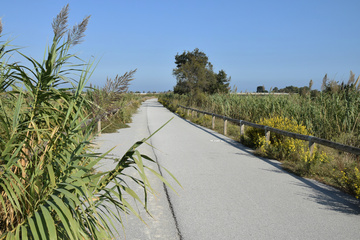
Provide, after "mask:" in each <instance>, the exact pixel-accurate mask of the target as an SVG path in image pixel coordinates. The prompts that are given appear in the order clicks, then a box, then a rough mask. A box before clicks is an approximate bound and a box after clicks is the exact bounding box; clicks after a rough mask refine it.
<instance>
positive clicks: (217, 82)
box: [173, 48, 230, 94]
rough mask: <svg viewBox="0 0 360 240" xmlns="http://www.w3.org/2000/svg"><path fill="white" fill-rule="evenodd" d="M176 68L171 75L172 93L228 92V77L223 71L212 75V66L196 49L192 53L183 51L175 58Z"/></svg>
mask: <svg viewBox="0 0 360 240" xmlns="http://www.w3.org/2000/svg"><path fill="white" fill-rule="evenodd" d="M175 64H176V68H174V69H173V75H174V76H175V77H176V86H175V87H174V93H178V94H188V93H191V94H196V93H199V92H206V93H210V94H213V93H216V92H229V82H230V77H227V74H226V73H225V71H224V70H220V71H219V73H214V71H213V65H212V64H211V63H210V62H209V59H208V57H207V56H206V54H205V53H203V52H201V51H200V50H199V49H198V48H195V49H194V51H192V52H189V51H187V52H186V51H184V52H183V53H182V54H180V55H179V54H176V56H175Z"/></svg>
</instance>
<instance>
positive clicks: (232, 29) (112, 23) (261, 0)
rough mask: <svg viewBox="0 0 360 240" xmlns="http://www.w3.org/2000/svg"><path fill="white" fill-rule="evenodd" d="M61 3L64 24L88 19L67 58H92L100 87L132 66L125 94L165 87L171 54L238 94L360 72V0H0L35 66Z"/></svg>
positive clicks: (1, 13)
mask: <svg viewBox="0 0 360 240" xmlns="http://www.w3.org/2000/svg"><path fill="white" fill-rule="evenodd" d="M67 3H69V4H70V17H69V21H70V22H69V25H71V26H72V25H73V24H75V23H78V22H80V21H81V20H82V19H83V18H84V17H85V16H87V15H91V19H90V23H89V26H88V30H87V32H86V38H85V41H84V42H83V43H82V44H81V45H78V46H77V47H76V48H75V49H74V51H75V52H78V53H79V54H80V57H81V58H83V59H89V58H90V57H91V56H95V57H96V58H97V59H98V60H100V62H99V64H98V66H97V69H96V70H95V73H94V75H93V77H92V78H91V80H90V82H91V83H93V84H95V85H99V86H103V85H104V83H105V81H106V78H107V77H110V78H113V77H115V76H116V74H123V73H124V72H126V71H129V70H132V69H135V68H137V69H138V72H137V73H136V75H135V77H136V80H134V81H133V82H132V85H131V88H130V90H133V91H137V90H138V91H167V90H170V89H171V90H172V89H173V86H174V85H175V84H176V79H175V78H174V77H173V76H172V69H173V68H174V67H175V64H174V57H175V55H176V54H177V53H182V52H183V51H184V50H189V51H192V50H194V49H195V48H199V49H200V50H201V51H203V52H205V53H206V54H207V56H208V57H209V61H210V62H211V63H212V64H213V65H214V70H215V71H219V70H221V69H224V70H225V72H226V73H227V74H228V75H229V76H231V86H233V85H236V86H237V88H238V91H248V92H251V91H256V87H257V86H259V85H264V86H265V88H266V89H267V90H269V89H270V88H271V87H279V88H283V87H285V86H289V85H294V86H298V87H301V86H305V85H306V86H307V85H308V83H309V81H310V79H312V80H313V81H314V87H315V88H318V89H319V88H320V87H321V83H322V78H323V76H324V75H325V73H327V74H328V76H329V78H330V79H335V80H337V81H347V80H348V77H349V72H350V70H352V71H353V72H354V73H355V74H356V76H358V75H359V74H360V18H359V13H360V1H359V0H337V1H335V0H301V1H291V0H278V1H275V0H273V1H272V0H252V1H248V0H247V1H245V0H232V1H230V0H221V1H211V0H206V1H203V0H200V1H199V0H196V1H195V0H191V1H190V0H182V1H172V0H153V1H150V0H142V1H141V0H105V1H95V0H94V1H92V0H87V1H83V0H73V1H63V0H56V1H55V0H53V1H49V0H33V1H29V0H12V1H5V0H3V1H2V3H1V7H0V17H1V18H2V21H3V25H4V26H3V28H4V30H3V33H5V34H6V36H5V38H15V39H14V41H13V44H15V45H19V46H23V47H26V48H24V49H23V52H25V53H26V54H28V55H31V56H32V57H35V58H36V59H39V60H41V59H42V57H43V54H44V50H45V48H46V46H47V44H48V43H49V42H50V41H51V40H52V36H53V35H52V28H51V22H52V20H53V18H54V17H55V16H56V15H57V14H58V13H59V11H60V10H61V9H62V7H63V6H65V5H66V4H67ZM3 40H4V39H3Z"/></svg>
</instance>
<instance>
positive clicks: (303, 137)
mask: <svg viewBox="0 0 360 240" xmlns="http://www.w3.org/2000/svg"><path fill="white" fill-rule="evenodd" d="M178 106H179V107H181V108H184V109H187V110H188V111H193V112H198V113H202V114H206V115H211V116H212V128H213V129H214V128H215V117H218V118H221V119H223V120H224V135H226V134H227V122H228V121H230V122H234V123H238V124H239V125H240V136H242V135H244V134H245V128H244V126H245V125H247V126H250V127H254V128H259V129H263V130H264V131H265V137H266V140H267V142H268V141H269V140H270V132H274V133H278V134H281V135H284V136H287V137H291V138H296V139H300V140H304V141H308V142H309V150H310V154H312V152H313V150H314V146H315V143H317V144H320V145H324V146H327V147H330V148H334V149H337V150H340V151H344V152H348V153H352V154H355V155H360V148H356V147H352V146H348V145H344V144H341V143H336V142H332V141H329V140H326V139H322V138H318V137H314V136H309V135H303V134H299V133H293V132H288V131H284V130H281V129H277V128H273V127H269V126H265V125H260V124H256V123H252V122H248V121H244V120H239V119H233V118H229V117H226V116H222V115H219V114H215V113H209V112H206V111H201V110H198V109H195V108H190V107H185V106H182V105H178ZM240 139H241V138H240Z"/></svg>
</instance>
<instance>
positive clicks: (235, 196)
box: [97, 99, 360, 240]
mask: <svg viewBox="0 0 360 240" xmlns="http://www.w3.org/2000/svg"><path fill="white" fill-rule="evenodd" d="M172 117H174V119H173V120H172V121H171V122H170V123H169V124H168V125H167V126H165V128H164V129H162V130H161V131H160V132H158V133H157V134H156V135H155V136H154V137H153V138H152V139H151V143H152V145H153V146H155V147H156V148H157V149H155V150H152V149H151V148H150V147H144V148H142V151H143V152H145V153H147V154H149V155H151V156H152V157H155V158H156V159H157V160H158V161H159V163H160V164H161V165H163V166H165V167H166V168H167V169H169V170H170V171H171V172H172V173H173V174H174V175H175V176H176V177H177V179H178V180H179V181H180V182H181V184H182V186H183V188H180V187H178V186H176V183H174V182H172V184H173V186H175V187H176V190H177V192H178V194H176V193H174V192H172V191H171V190H169V191H168V192H169V196H168V197H169V201H168V199H167V196H166V193H165V192H164V190H163V186H162V184H161V183H160V182H159V181H156V179H153V181H154V186H155V188H156V189H157V190H158V192H159V195H158V196H157V197H156V198H153V199H150V201H151V204H150V211H151V212H153V214H154V218H155V219H154V220H152V219H150V218H146V219H145V220H146V222H147V223H148V226H145V225H144V224H142V223H140V222H139V221H136V220H134V219H133V218H129V219H128V220H126V222H125V227H126V234H127V239H186V240H187V239H194V240H200V239H360V233H359V227H360V203H359V201H358V200H356V199H355V198H353V197H351V196H348V195H346V194H343V193H341V192H339V191H337V190H335V189H333V188H331V187H328V186H325V185H323V184H320V183H318V182H316V181H312V180H308V179H303V178H300V177H297V176H295V175H292V174H289V173H287V172H285V171H283V170H282V169H281V167H280V164H279V163H278V162H277V161H273V160H268V159H262V158H259V157H256V156H253V155H252V154H251V152H250V151H249V150H248V149H247V148H245V147H243V146H242V145H240V144H238V143H237V142H234V141H232V140H231V139H229V138H227V137H224V136H222V135H221V134H218V133H216V132H214V131H211V130H209V129H205V128H203V127H199V126H197V125H194V124H192V123H190V122H188V121H186V120H183V119H181V118H179V117H177V116H175V115H174V114H172V113H171V112H169V111H168V110H167V109H165V108H163V107H162V105H160V104H159V103H157V101H156V100H154V99H153V100H148V101H146V102H145V103H143V105H142V106H141V108H140V109H139V111H138V113H137V114H135V115H134V117H133V123H132V124H130V125H131V128H128V129H121V130H119V132H118V133H116V134H103V135H102V136H101V137H99V138H98V139H97V143H98V144H99V149H98V150H99V151H105V150H106V149H108V148H110V147H111V146H114V145H116V144H122V145H120V146H119V147H118V148H117V149H115V150H114V152H113V154H114V155H118V156H121V154H122V153H124V151H125V150H127V148H128V147H129V146H130V145H131V144H132V143H133V142H135V141H136V140H138V139H142V138H143V137H145V136H148V135H149V132H154V131H155V130H156V129H157V128H159V127H160V126H161V125H162V124H163V123H165V122H166V121H168V120H169V119H170V118H172ZM107 167H111V164H110V163H106V165H105V166H103V168H104V169H105V168H107ZM168 179H169V178H168ZM171 208H172V210H173V213H172V211H171ZM142 215H145V216H146V214H144V213H143V212H142ZM173 215H174V216H173ZM120 237H121V236H120ZM120 237H119V238H120Z"/></svg>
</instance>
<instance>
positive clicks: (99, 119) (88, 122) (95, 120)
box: [85, 101, 133, 135]
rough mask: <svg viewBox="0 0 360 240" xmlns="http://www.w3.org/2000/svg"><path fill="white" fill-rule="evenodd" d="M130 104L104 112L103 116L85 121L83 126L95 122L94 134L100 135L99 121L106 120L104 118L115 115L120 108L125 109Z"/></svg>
mask: <svg viewBox="0 0 360 240" xmlns="http://www.w3.org/2000/svg"><path fill="white" fill-rule="evenodd" d="M131 104H133V102H132V101H130V102H129V103H128V104H126V105H125V106H122V107H118V108H115V109H113V110H110V111H107V112H105V113H103V114H100V115H99V116H97V117H96V118H90V119H88V120H86V122H85V125H89V124H90V123H91V122H95V123H96V124H97V131H96V132H97V134H99V135H100V133H101V120H103V119H104V118H106V117H108V116H110V115H114V114H116V113H117V112H118V111H119V110H120V109H121V108H126V107H128V106H130V105H131Z"/></svg>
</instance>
